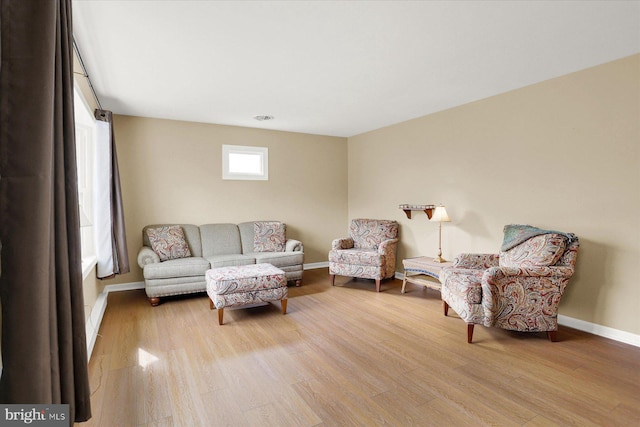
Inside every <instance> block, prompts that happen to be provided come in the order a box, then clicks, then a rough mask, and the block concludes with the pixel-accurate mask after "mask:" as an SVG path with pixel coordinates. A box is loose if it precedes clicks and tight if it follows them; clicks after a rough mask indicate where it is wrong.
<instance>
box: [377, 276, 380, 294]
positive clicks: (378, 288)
mask: <svg viewBox="0 0 640 427" xmlns="http://www.w3.org/2000/svg"><path fill="white" fill-rule="evenodd" d="M376 292H380V279H376Z"/></svg>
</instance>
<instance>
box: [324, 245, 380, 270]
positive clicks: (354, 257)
mask: <svg viewBox="0 0 640 427" xmlns="http://www.w3.org/2000/svg"><path fill="white" fill-rule="evenodd" d="M384 261H385V258H384V254H379V253H378V251H376V250H375V249H344V250H335V251H331V252H329V262H336V263H340V264H358V265H373V266H377V267H381V266H383V265H384Z"/></svg>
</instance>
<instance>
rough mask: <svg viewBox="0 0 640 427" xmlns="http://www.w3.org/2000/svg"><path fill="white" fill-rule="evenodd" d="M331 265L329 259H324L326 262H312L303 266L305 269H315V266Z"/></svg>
mask: <svg viewBox="0 0 640 427" xmlns="http://www.w3.org/2000/svg"><path fill="white" fill-rule="evenodd" d="M328 267H329V261H324V262H311V263H309V264H304V265H303V266H302V269H303V270H313V269H314V268H328Z"/></svg>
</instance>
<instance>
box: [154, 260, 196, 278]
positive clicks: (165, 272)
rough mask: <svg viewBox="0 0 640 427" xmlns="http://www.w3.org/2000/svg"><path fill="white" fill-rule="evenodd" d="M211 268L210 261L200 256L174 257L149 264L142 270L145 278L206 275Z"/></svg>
mask: <svg viewBox="0 0 640 427" xmlns="http://www.w3.org/2000/svg"><path fill="white" fill-rule="evenodd" d="M208 269H209V261H207V260H206V259H204V258H200V257H189V258H180V259H172V260H168V261H165V262H160V263H155V264H147V265H145V266H144V269H143V270H142V272H143V275H144V278H145V279H169V278H175V277H193V276H204V273H205V272H206V271H207V270H208Z"/></svg>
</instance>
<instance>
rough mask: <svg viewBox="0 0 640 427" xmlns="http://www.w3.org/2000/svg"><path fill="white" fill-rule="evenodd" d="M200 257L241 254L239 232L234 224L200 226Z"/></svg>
mask: <svg viewBox="0 0 640 427" xmlns="http://www.w3.org/2000/svg"><path fill="white" fill-rule="evenodd" d="M200 237H201V238H202V256H203V257H205V258H209V257H211V256H217V255H233V254H241V253H242V246H241V244H240V231H239V230H238V226H237V225H235V224H204V225H201V226H200Z"/></svg>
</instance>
